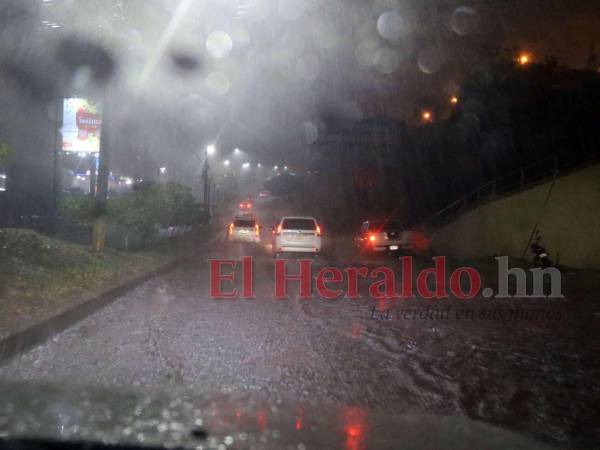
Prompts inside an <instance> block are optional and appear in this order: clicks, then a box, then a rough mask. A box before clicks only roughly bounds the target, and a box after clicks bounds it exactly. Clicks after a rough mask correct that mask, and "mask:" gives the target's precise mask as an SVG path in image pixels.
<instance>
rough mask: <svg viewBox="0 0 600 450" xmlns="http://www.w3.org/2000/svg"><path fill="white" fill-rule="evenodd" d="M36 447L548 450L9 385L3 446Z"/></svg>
mask: <svg viewBox="0 0 600 450" xmlns="http://www.w3.org/2000/svg"><path fill="white" fill-rule="evenodd" d="M31 438H35V439H37V440H40V439H41V440H44V441H45V440H48V441H69V442H86V443H88V442H92V443H100V444H106V445H115V444H119V445H127V446H132V447H134V448H137V447H141V448H147V447H150V448H191V449H195V448H203V449H208V448H214V449H219V450H222V449H244V448H256V449H258V448H261V449H281V448H283V449H288V448H289V449H292V448H293V449H312V448H314V449H328V448H331V449H348V450H359V449H367V448H373V449H387V448H389V449H397V448H414V449H420V448H427V449H431V448H457V449H458V448H485V449H495V448H498V449H501V448H502V449H503V448H512V449H530V448H543V446H542V444H540V443H539V442H536V441H534V440H533V439H531V438H529V437H524V436H521V435H517V434H515V433H512V432H509V431H506V430H502V429H499V428H496V427H493V426H490V425H487V424H484V423H480V422H476V421H473V420H470V419H468V418H465V417H455V416H449V417H436V416H429V415H415V414H397V415H386V414H376V413H372V412H369V411H367V410H364V409H362V408H359V407H355V406H342V407H339V406H324V405H318V407H317V406H311V405H308V404H298V403H294V402H288V401H285V400H282V399H269V398H265V397H263V396H261V395H255V394H244V395H238V394H224V393H220V394H211V395H199V394H196V393H182V392H178V393H164V392H156V391H142V390H130V389H120V388H119V389H114V388H100V387H97V386H94V387H81V388H77V389H75V388H71V387H69V386H58V385H51V384H41V385H40V384H36V385H32V384H30V383H25V382H18V383H4V384H0V439H2V440H4V443H6V442H9V443H12V444H15V443H18V442H19V441H20V440H23V439H31ZM15 445H16V444H15Z"/></svg>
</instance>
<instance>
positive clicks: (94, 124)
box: [61, 98, 102, 153]
mask: <svg viewBox="0 0 600 450" xmlns="http://www.w3.org/2000/svg"><path fill="white" fill-rule="evenodd" d="M101 128H102V109H101V107H100V104H99V103H96V102H92V101H90V100H87V99H85V98H65V99H64V101H63V127H62V130H61V132H62V142H63V143H62V149H63V151H66V152H85V153H98V152H99V151H100V132H101Z"/></svg>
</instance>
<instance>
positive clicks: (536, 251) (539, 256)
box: [529, 231, 553, 268]
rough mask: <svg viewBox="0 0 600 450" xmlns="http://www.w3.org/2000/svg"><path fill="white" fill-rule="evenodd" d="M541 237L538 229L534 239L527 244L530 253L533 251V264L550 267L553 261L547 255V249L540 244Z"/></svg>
mask: <svg viewBox="0 0 600 450" xmlns="http://www.w3.org/2000/svg"><path fill="white" fill-rule="evenodd" d="M541 239H542V236H541V235H540V233H539V231H538V232H536V235H535V241H533V242H532V243H531V245H530V246H529V248H530V249H531V253H533V264H535V265H536V266H538V267H542V268H546V267H552V265H553V263H552V261H551V260H550V257H549V256H548V251H547V250H546V248H545V247H544V246H542V245H541V244H540V240H541Z"/></svg>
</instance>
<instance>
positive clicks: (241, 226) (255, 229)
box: [227, 215, 261, 244]
mask: <svg viewBox="0 0 600 450" xmlns="http://www.w3.org/2000/svg"><path fill="white" fill-rule="evenodd" d="M260 230H261V226H260V225H259V224H258V222H257V220H256V218H255V217H253V216H251V215H240V216H235V217H234V219H233V221H232V222H231V223H230V224H229V225H227V240H228V241H229V242H241V243H246V244H248V243H252V244H258V243H259V242H260Z"/></svg>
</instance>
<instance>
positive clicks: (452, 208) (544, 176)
mask: <svg viewBox="0 0 600 450" xmlns="http://www.w3.org/2000/svg"><path fill="white" fill-rule="evenodd" d="M597 161H598V158H597V157H596V155H595V154H592V155H587V156H585V157H583V158H573V157H572V156H569V158H568V159H567V158H565V159H562V160H561V158H560V156H559V155H554V156H552V157H550V158H546V159H543V160H541V161H539V162H537V163H534V164H530V165H528V166H524V167H522V168H520V169H518V170H516V171H514V172H511V173H509V174H508V175H505V176H502V177H497V178H495V179H493V180H491V181H488V182H487V183H485V184H483V185H481V186H479V187H478V188H477V189H475V190H474V191H472V192H470V193H468V194H466V195H464V196H463V197H461V198H459V199H458V200H456V201H454V202H452V203H450V204H449V205H448V206H446V207H445V208H443V209H441V210H439V211H438V212H436V213H435V214H433V215H432V216H431V218H430V220H429V228H430V230H431V231H433V230H435V229H437V228H440V227H442V226H444V225H446V224H447V223H449V222H451V221H453V220H455V219H457V218H458V217H459V216H461V215H462V214H464V213H466V212H467V211H470V210H472V209H474V208H475V207H477V206H480V205H482V204H484V203H487V202H489V201H492V200H496V199H498V198H499V197H501V196H504V195H510V194H514V193H517V192H520V191H522V190H525V189H529V188H531V187H533V186H535V185H537V184H540V183H545V182H547V181H549V180H552V179H553V178H555V177H557V176H559V175H562V174H565V173H570V172H573V171H575V170H578V169H581V168H584V167H586V166H588V165H590V164H593V163H594V162H597Z"/></svg>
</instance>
